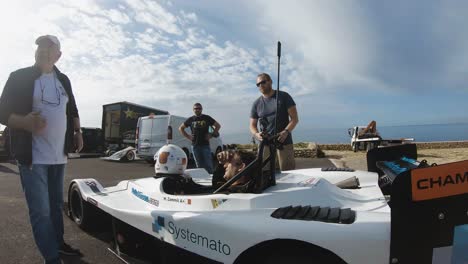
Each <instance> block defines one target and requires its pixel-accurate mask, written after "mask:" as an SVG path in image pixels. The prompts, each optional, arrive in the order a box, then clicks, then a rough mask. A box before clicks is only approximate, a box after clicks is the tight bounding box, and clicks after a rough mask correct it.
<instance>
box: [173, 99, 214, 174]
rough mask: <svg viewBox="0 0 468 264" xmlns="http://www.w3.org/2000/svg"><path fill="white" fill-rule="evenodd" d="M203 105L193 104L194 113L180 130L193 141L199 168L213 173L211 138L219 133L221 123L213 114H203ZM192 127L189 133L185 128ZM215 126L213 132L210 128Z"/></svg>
mask: <svg viewBox="0 0 468 264" xmlns="http://www.w3.org/2000/svg"><path fill="white" fill-rule="evenodd" d="M202 111H203V107H202V105H201V104H200V103H195V104H194V105H193V113H194V115H193V116H191V117H189V118H188V119H187V120H186V121H185V122H184V123H182V124H181V125H180V127H179V132H180V133H181V134H182V135H183V136H184V137H186V138H187V139H188V140H190V141H192V151H193V156H194V158H195V163H196V164H197V168H204V169H205V170H206V171H207V172H208V173H210V174H211V173H213V158H212V156H211V149H210V138H211V137H212V136H218V135H219V129H220V128H221V125H220V124H219V123H218V122H216V120H214V119H213V118H212V117H211V116H209V115H204V114H202ZM187 127H190V130H191V131H192V133H191V134H190V135H189V134H188V133H187V132H186V131H185V129H186V128H187ZM210 127H213V133H210V131H209V128H210Z"/></svg>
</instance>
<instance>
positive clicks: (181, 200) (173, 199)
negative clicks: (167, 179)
mask: <svg viewBox="0 0 468 264" xmlns="http://www.w3.org/2000/svg"><path fill="white" fill-rule="evenodd" d="M164 201H167V202H174V203H184V204H189V205H190V204H192V199H184V198H177V197H164Z"/></svg>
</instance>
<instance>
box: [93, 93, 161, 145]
mask: <svg viewBox="0 0 468 264" xmlns="http://www.w3.org/2000/svg"><path fill="white" fill-rule="evenodd" d="M102 110H103V111H102V133H103V136H104V143H105V147H106V148H107V149H112V150H114V151H116V150H119V149H121V148H124V147H127V146H135V130H136V125H137V122H138V118H140V117H142V116H148V115H150V114H154V115H168V114H169V112H168V111H164V110H160V109H156V108H152V107H147V106H143V105H138V104H134V103H129V102H125V101H124V102H117V103H112V104H106V105H103V106H102Z"/></svg>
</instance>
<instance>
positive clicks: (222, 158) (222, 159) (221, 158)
mask: <svg viewBox="0 0 468 264" xmlns="http://www.w3.org/2000/svg"><path fill="white" fill-rule="evenodd" d="M232 157H234V152H232V151H229V150H224V151H221V152H219V153H218V155H216V158H217V159H218V162H219V164H224V163H226V162H229V161H230V160H231V159H232Z"/></svg>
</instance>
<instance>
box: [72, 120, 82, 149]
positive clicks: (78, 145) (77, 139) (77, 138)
mask: <svg viewBox="0 0 468 264" xmlns="http://www.w3.org/2000/svg"><path fill="white" fill-rule="evenodd" d="M73 129H74V131H75V134H74V136H73V143H74V145H75V152H80V151H81V150H82V149H83V145H84V144H83V135H82V134H81V125H80V118H79V117H74V118H73Z"/></svg>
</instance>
